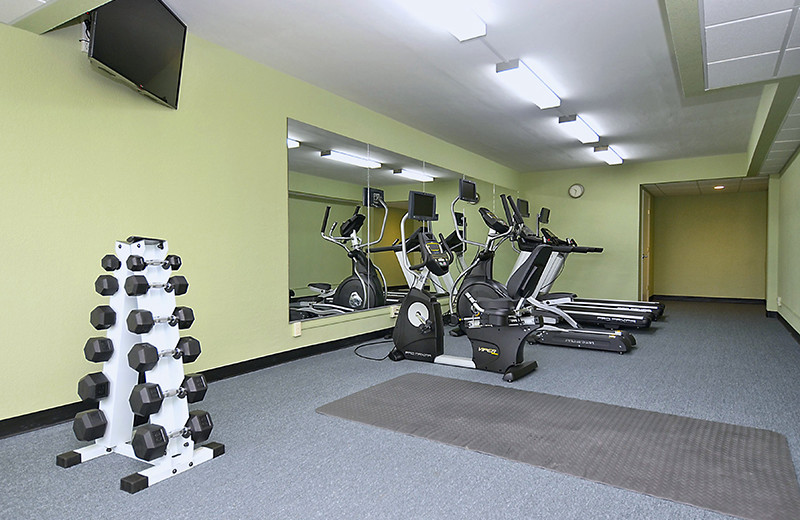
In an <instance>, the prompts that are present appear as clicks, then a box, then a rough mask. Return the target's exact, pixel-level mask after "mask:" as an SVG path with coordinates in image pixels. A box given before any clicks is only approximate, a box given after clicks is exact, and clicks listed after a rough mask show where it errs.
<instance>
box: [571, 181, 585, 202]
mask: <svg viewBox="0 0 800 520" xmlns="http://www.w3.org/2000/svg"><path fill="white" fill-rule="evenodd" d="M581 195H583V185H581V184H573V185H572V186H570V187H569V196H570V197H572V198H574V199H577V198H578V197H580V196H581Z"/></svg>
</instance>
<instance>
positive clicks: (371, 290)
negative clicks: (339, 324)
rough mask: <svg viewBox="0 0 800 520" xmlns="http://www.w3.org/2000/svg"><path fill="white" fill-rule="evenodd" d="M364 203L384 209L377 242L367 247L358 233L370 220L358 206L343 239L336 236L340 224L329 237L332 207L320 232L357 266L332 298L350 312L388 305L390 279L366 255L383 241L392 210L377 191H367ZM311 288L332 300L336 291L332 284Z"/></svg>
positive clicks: (343, 228) (344, 225) (344, 228)
mask: <svg viewBox="0 0 800 520" xmlns="http://www.w3.org/2000/svg"><path fill="white" fill-rule="evenodd" d="M362 202H363V203H364V206H368V207H374V208H383V223H382V224H381V232H380V235H379V236H378V238H377V240H373V241H372V242H369V243H363V242H362V241H361V239H360V238H359V237H358V231H359V230H360V229H361V227H362V226H363V225H364V222H365V221H366V217H365V216H364V215H363V214H361V213H360V210H361V206H356V210H355V212H354V213H353V215H352V216H351V217H350V218H348V219H347V220H345V221H344V222H342V226H341V227H340V228H339V230H340V231H339V232H340V233H341V235H339V236H334V234H333V233H334V230H335V229H336V226H337V224H338V223H337V222H334V223H333V226H331V229H330V231H328V232H327V234H326V232H325V229H326V227H327V225H328V216H329V215H330V211H331V207H330V206H328V207H326V208H325V217H324V218H323V220H322V229H321V230H320V234H321V235H322V238H323V239H325V240H327V241H328V242H331V243H334V244H336V245H337V246H339V247H341V248H343V249H344V250H345V251H347V256H348V257H349V258H350V259H351V260H352V262H353V268H352V273H351V274H350V276H348V277H347V278H345V279H344V280H342V282H341V283H340V284H339V285H338V286H337V287H336V289H335V290H334V291H333V294H332V303H333V304H334V305H336V306H339V307H346V308H350V309H371V308H373V307H380V306H382V305H385V304H386V279H385V278H384V276H383V272H381V270H380V269H379V268H378V267H377V266H375V264H373V263H372V260H370V259H369V257H368V256H367V254H366V252H369V248H370V247H371V246H373V245H375V244H377V243H378V242H380V241H381V240H382V239H383V232H384V230H385V229H386V218H387V216H388V215H389V208H388V207H387V206H386V203H385V202H384V200H383V190H379V189H376V188H366V187H365V188H364V190H363V201H362ZM365 251H366V252H365ZM310 287H311V288H312V289H316V290H318V291H320V292H321V295H322V297H327V296H330V291H331V289H332V287H331V285H330V284H310Z"/></svg>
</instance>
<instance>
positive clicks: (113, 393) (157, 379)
mask: <svg viewBox="0 0 800 520" xmlns="http://www.w3.org/2000/svg"><path fill="white" fill-rule="evenodd" d="M167 251H168V245H167V242H166V240H161V239H149V238H141V237H130V238H128V240H126V241H117V242H116V247H115V253H116V258H117V259H118V260H119V262H117V261H116V260H114V259H113V258H109V256H107V257H106V259H104V262H103V263H104V264H105V263H106V260H110V261H111V263H112V264H114V265H119V268H118V269H116V270H114V271H113V276H114V277H115V278H116V282H117V284H116V285H117V289H115V290H113V294H111V292H112V290H108V292H107V293H105V294H110V296H109V297H110V301H109V307H111V309H113V311H114V314H115V319H114V320H113V321H114V323H113V325H110V326H108V323H106V324H105V325H103V326H102V327H100V328H105V327H107V328H105V330H106V338H107V339H108V340H111V342H112V344H113V352H112V353H111V355H110V357H109V358H108V359H107V360H106V361H105V362H104V363H103V370H102V374H103V375H104V376H105V377H106V379H107V380H108V382H109V385H108V395H107V396H106V397H102V398H101V399H99V410H100V412H101V414H97V415H100V416H102V417H104V418H105V422H106V426H105V431H104V433H103V434H102V436H101V437H99V438H96V439H95V440H94V443H93V444H90V445H88V446H84V447H82V448H79V449H76V450H73V451H70V452H66V453H62V454H61V455H58V457H57V458H56V463H57V465H59V466H62V467H65V468H66V467H71V466H74V465H76V464H79V463H81V462H86V461H88V460H91V459H94V458H97V457H100V456H102V455H106V454H108V453H118V454H120V455H124V456H126V457H130V458H134V459H137V460H142V461H143V462H147V463H148V464H152V466H151V467H149V468H147V469H145V470H143V471H140V472H138V473H134V474H132V475H128V476H127V477H124V478H122V479H121V481H120V489H122V490H124V491H128V492H129V493H136V492H137V491H140V490H142V489H145V488H147V487H148V486H150V485H152V484H155V483H156V482H160V481H161V480H164V479H166V478H169V477H171V476H173V475H176V474H179V473H182V472H184V471H186V470H188V469H190V468H192V467H194V466H196V465H198V464H201V463H203V462H206V461H208V460H210V459H212V458H215V457H217V456H219V455H222V454H223V453H224V452H225V447H224V445H222V444H220V443H216V442H210V443H207V444H205V445H203V446H195V442H194V441H193V439H192V438H191V437H189V438H185V437H184V436H181V435H171V436H169V442H168V444H167V447H166V453H165V455H163V456H160V457H158V458H155V459H153V460H144V459H141V458H139V457H138V456H137V455H136V453H135V452H134V447H133V444H132V443H131V440H132V436H133V435H132V434H133V433H134V430H133V427H134V413H133V411H132V409H131V404H130V402H129V398H130V396H131V391H132V389H133V387H134V386H135V385H136V384H137V383H139V378H140V374H139V372H137V371H136V370H134V369H132V368H131V366H130V365H129V361H128V352H129V351H130V350H131V347H132V346H133V345H135V344H137V343H142V342H146V343H149V344H151V345H153V346H155V347H156V348H158V349H159V350H169V349H174V348H175V347H176V345H177V344H178V341H179V339H180V331H179V328H188V326H190V325H191V322H189V323H188V325H187V324H185V323H181V324H179V326H174V325H175V324H174V323H173V324H169V325H168V324H166V323H160V322H156V323H154V324H153V325H152V327H151V328H150V329H149V330H147V331H144V332H142V333H141V334H137V333H133V332H131V330H130V329H134V327H131V326H130V325H129V324H128V323H127V322H128V321H129V317H130V316H132V313H133V312H134V311H142V310H146V311H149V312H150V313H152V316H154V317H168V316H172V315H173V313H174V312H175V309H176V306H175V292H176V291H172V290H164V287H167V286H168V279H169V277H170V275H171V274H172V271H173V268H175V269H177V267H178V266H179V265H180V264H179V263H178V264H177V265H175V264H174V263H172V264H171V263H170V262H168V257H167ZM170 256H172V257H173V259H175V258H177V257H174V255H170ZM131 257H138V258H134V259H133V260H134V261H132V262H130V263H129V262H128V260H129V259H130V258H131ZM142 258H144V259H145V260H146V266H144V269H141V267H142V266H141V259H142ZM136 260H138V261H139V265H136V264H137V262H136ZM178 262H179V260H178ZM131 266H132V267H133V268H134V269H137V270H136V271H132V270H131V269H130V267H131ZM104 267H105V265H104ZM134 275H143V276H145V277H146V278H147V282H148V283H149V284H150V286H151V287H152V288H151V289H149V290H147V291H146V292H145V293H144V294H141V295H138V296H129V295H128V294H127V292H126V290H125V289H124V287H125V281H126V280H127V279H128V277H130V276H134ZM101 278H103V277H101ZM98 284H100V285H107V284H110V285H112V286H113V285H114V283H113V280H110V279H108V278H106V279H105V283H103V284H101V283H100V279H98V283H97V284H96V287H97V286H98ZM112 289H113V287H112ZM184 291H185V289H184ZM98 292H100V289H99V288H98ZM105 310H106V312H107V311H108V309H105ZM93 312H95V311H93ZM108 316H110V313H109V314H108ZM108 321H109V322H110V321H111V319H108ZM93 324H94V323H93ZM87 358H88V355H87ZM143 373H144V377H145V380H146V382H147V383H156V384H158V385H159V386H160V387H161V389H163V390H168V389H176V388H180V387H181V385H182V384H183V380H184V367H183V360H182V359H179V358H175V357H173V356H169V355H167V356H163V357H161V358H160V359H159V360H158V362H157V363H156V365H155V366H154V367H153V368H152V369H150V370H148V371H145V372H143ZM82 397H83V396H82ZM84 413H85V412H84ZM93 413H96V412H93ZM195 413H196V412H195ZM78 415H79V416H80V415H81V414H78ZM189 417H190V414H189V408H188V404H187V400H186V399H180V398H172V397H168V398H166V399H164V400H163V402H162V404H161V407H160V409H159V410H158V411H157V412H155V413H153V414H152V415H150V417H149V421H150V424H151V425H160V426H163V427H164V429H165V430H166V432H167V434H168V435H170V434H171V433H173V432H179V431H182V430H184V429H185V428H186V425H187V421H188V420H189ZM209 419H210V418H209ZM77 420H78V416H76V421H77ZM209 423H210V420H209ZM209 426H211V425H210V424H209ZM77 435H78V434H77V430H76V436H77ZM206 438H207V435H206ZM203 440H205V439H203ZM200 442H202V440H201V441H200Z"/></svg>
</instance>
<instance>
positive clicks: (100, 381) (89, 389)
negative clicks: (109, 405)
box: [78, 372, 111, 401]
mask: <svg viewBox="0 0 800 520" xmlns="http://www.w3.org/2000/svg"><path fill="white" fill-rule="evenodd" d="M110 389H111V383H110V382H109V380H108V378H107V377H106V376H105V374H103V373H102V372H92V373H91V374H86V375H85V376H83V377H82V378H81V380H80V381H78V396H79V397H80V398H81V399H83V400H84V401H85V400H87V399H103V398H105V397H108V392H109V391H110Z"/></svg>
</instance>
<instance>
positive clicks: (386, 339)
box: [353, 336, 392, 361]
mask: <svg viewBox="0 0 800 520" xmlns="http://www.w3.org/2000/svg"><path fill="white" fill-rule="evenodd" d="M390 341H392V337H391V336H388V337H385V338H383V339H380V340H378V341H370V342H369V343H362V344H361V345H359V346H357V347H356V348H355V349H353V354H355V355H356V356H358V357H360V358H362V359H369V360H370V361H383V360H384V359H386V358H387V357H389V354H390V353H391V352H392V351H391V350H390V351H389V352H387V353H386V355H385V356H383V357H382V358H374V357H369V356H365V355H363V354H359V353H358V349H360V348H361V347H369V346H372V345H381V344H383V343H387V342H390Z"/></svg>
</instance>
